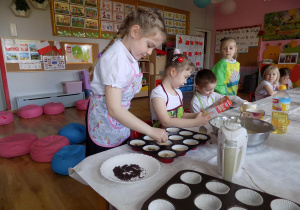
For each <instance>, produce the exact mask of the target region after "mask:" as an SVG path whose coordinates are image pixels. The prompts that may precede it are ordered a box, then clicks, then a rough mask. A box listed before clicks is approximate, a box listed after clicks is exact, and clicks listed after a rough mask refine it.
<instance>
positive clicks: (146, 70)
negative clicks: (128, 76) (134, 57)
mask: <svg viewBox="0 0 300 210" xmlns="http://www.w3.org/2000/svg"><path fill="white" fill-rule="evenodd" d="M139 68H140V70H141V72H142V73H143V79H142V89H141V91H140V92H139V93H137V94H136V95H135V96H134V98H139V97H148V96H150V87H149V86H150V60H149V59H141V60H139Z"/></svg>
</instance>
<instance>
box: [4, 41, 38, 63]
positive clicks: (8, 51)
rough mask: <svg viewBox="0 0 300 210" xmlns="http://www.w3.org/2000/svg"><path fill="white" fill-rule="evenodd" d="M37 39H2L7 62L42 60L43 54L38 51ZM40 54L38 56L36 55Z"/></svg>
mask: <svg viewBox="0 0 300 210" xmlns="http://www.w3.org/2000/svg"><path fill="white" fill-rule="evenodd" d="M37 43H40V41H37V40H20V39H2V50H3V54H4V60H5V62H6V63H24V62H28V61H31V62H40V61H42V56H40V55H39V54H38V53H37V50H36V44H37ZM36 54H38V56H37V55H36Z"/></svg>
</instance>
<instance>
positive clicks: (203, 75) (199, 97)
mask: <svg viewBox="0 0 300 210" xmlns="http://www.w3.org/2000/svg"><path fill="white" fill-rule="evenodd" d="M195 85H196V86H195V89H196V91H195V94H194V96H193V98H192V100H191V107H190V110H191V112H193V113H198V112H200V111H202V110H204V109H205V108H206V107H208V106H210V105H212V104H214V103H215V102H217V101H218V100H219V99H221V98H223V97H224V95H221V94H219V93H216V92H214V89H215V87H216V85H217V77H216V75H215V74H214V73H213V72H212V71H211V70H210V69H202V70H200V71H199V72H198V73H197V74H196V77H195ZM228 97H229V99H230V100H231V102H232V103H233V106H240V105H242V103H243V102H246V100H243V99H241V98H240V97H238V96H228Z"/></svg>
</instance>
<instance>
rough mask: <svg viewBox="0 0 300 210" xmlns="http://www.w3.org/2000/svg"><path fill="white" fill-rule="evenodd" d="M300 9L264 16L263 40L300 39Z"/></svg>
mask: <svg viewBox="0 0 300 210" xmlns="http://www.w3.org/2000/svg"><path fill="white" fill-rule="evenodd" d="M299 14H300V9H299V8H297V9H290V10H285V11H280V12H273V13H268V14H265V20H264V33H263V40H264V41H271V40H284V39H299V38H300V15H299Z"/></svg>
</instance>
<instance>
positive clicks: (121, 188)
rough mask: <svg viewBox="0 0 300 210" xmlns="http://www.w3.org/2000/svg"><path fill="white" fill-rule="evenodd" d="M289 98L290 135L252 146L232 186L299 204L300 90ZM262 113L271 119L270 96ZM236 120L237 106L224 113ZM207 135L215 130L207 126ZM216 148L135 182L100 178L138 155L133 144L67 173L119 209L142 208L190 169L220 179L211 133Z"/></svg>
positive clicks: (262, 103) (204, 147)
mask: <svg viewBox="0 0 300 210" xmlns="http://www.w3.org/2000/svg"><path fill="white" fill-rule="evenodd" d="M288 92H289V94H290V95H291V110H290V124H289V126H288V130H287V133H286V134H281V135H279V134H273V133H271V134H270V136H269V138H268V139H267V141H266V142H265V143H264V144H262V145H259V146H256V147H252V148H250V147H249V148H248V149H247V155H246V161H245V164H244V166H243V170H242V174H241V175H240V176H239V177H235V179H234V181H233V182H234V183H236V184H239V185H242V186H245V187H249V188H252V189H255V190H258V191H263V192H266V193H269V194H273V195H275V196H279V197H282V198H286V199H289V200H291V201H294V202H297V203H300V181H299V174H300V111H299V109H300V88H295V89H292V90H290V91H288ZM255 103H257V106H258V109H264V110H265V111H266V115H265V118H264V120H265V121H267V122H270V121H271V103H272V99H271V97H268V98H265V99H262V100H259V101H256V102H255ZM223 114H224V115H230V116H238V115H240V112H239V109H238V108H235V109H232V110H229V111H227V112H224V113H223ZM206 127H207V129H208V132H209V134H210V132H211V131H212V129H211V126H210V125H206ZM190 130H193V131H197V130H198V127H197V128H190ZM211 136H212V142H213V144H209V143H206V144H205V145H202V146H199V147H198V148H197V149H196V150H192V151H189V152H188V153H187V154H186V156H182V157H178V158H176V159H175V160H174V162H172V163H169V164H165V163H161V169H160V171H159V173H158V174H157V175H155V176H154V177H152V178H150V179H148V180H145V181H142V182H139V183H131V184H120V183H115V182H112V181H109V180H107V179H106V178H104V177H103V176H102V175H101V174H100V166H101V164H102V163H103V162H104V161H105V160H107V159H109V158H111V157H113V156H116V155H119V154H126V153H136V152H135V151H133V150H132V149H131V148H130V147H129V146H127V145H124V146H120V147H117V148H114V149H111V150H108V151H105V152H102V153H99V154H95V155H93V156H90V157H88V158H86V159H84V160H83V161H82V162H81V163H79V164H78V165H77V166H75V167H74V168H72V169H70V171H69V174H70V176H71V177H73V178H74V179H76V180H78V181H80V182H81V183H84V184H88V185H90V186H91V187H92V188H93V189H94V190H95V191H96V192H97V193H99V194H100V195H101V196H102V197H104V198H105V199H106V200H107V201H108V202H109V203H111V204H112V205H114V206H115V207H116V208H117V209H120V210H121V209H124V210H126V209H128V210H134V209H141V207H142V205H143V203H144V202H145V201H146V200H147V199H148V198H149V197H150V196H151V195H152V194H154V193H155V192H156V191H157V190H158V189H159V188H160V187H161V186H162V185H163V184H165V183H166V182H167V181H168V180H169V179H170V178H171V177H172V176H174V175H175V174H176V173H177V172H178V171H181V170H184V169H191V170H195V171H199V172H202V173H205V174H208V175H211V176H214V177H217V178H221V175H220V174H218V172H217V144H216V142H217V138H216V137H215V136H214V135H213V134H211Z"/></svg>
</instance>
